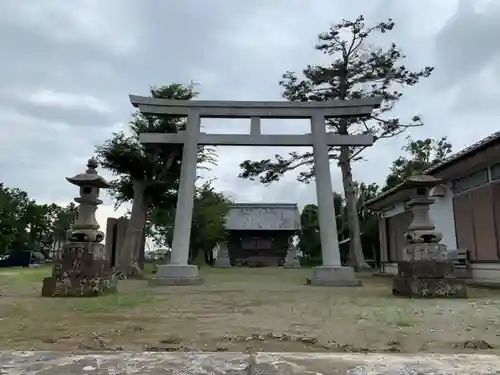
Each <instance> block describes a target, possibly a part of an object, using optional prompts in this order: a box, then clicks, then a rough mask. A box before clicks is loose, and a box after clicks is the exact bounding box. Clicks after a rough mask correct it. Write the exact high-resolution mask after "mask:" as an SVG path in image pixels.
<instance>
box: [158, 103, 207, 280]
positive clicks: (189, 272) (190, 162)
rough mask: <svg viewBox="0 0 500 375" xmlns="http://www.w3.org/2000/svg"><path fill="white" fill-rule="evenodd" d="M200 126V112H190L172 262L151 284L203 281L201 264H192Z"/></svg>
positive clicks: (159, 270) (183, 155)
mask: <svg viewBox="0 0 500 375" xmlns="http://www.w3.org/2000/svg"><path fill="white" fill-rule="evenodd" d="M200 125H201V120H200V115H199V114H198V113H197V112H195V111H193V112H190V113H189V114H188V117H187V126H186V141H185V142H184V148H183V151H182V166H181V176H180V181H179V192H178V195H177V207H176V210H175V222H174V236H173V242H172V253H171V255H170V263H169V264H162V265H159V266H158V268H157V270H156V275H155V277H154V278H153V279H151V283H152V284H155V285H197V284H201V283H202V282H203V279H202V278H201V277H200V276H199V273H198V266H197V265H192V264H188V259H189V245H190V239H191V221H192V220H193V207H194V196H195V192H196V190H195V189H196V187H195V184H196V171H197V167H196V163H197V159H198V138H199V136H200Z"/></svg>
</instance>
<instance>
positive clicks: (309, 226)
mask: <svg viewBox="0 0 500 375" xmlns="http://www.w3.org/2000/svg"><path fill="white" fill-rule="evenodd" d="M353 185H354V194H355V199H356V207H357V211H358V216H359V221H360V227H361V233H362V234H363V235H362V242H363V249H365V253H366V254H365V255H366V256H368V257H370V258H371V257H372V256H373V254H374V253H375V254H378V252H379V239H378V221H377V217H376V216H375V215H374V214H373V213H372V212H370V211H369V210H368V209H367V208H366V206H365V202H366V201H368V200H370V199H372V198H374V197H376V196H377V195H378V194H379V192H380V189H379V186H378V185H377V184H374V183H373V184H365V183H363V182H361V183H358V182H354V184H353ZM333 204H334V207H335V213H336V215H337V217H336V218H337V233H338V238H339V240H343V239H347V238H349V222H348V217H347V207H346V204H345V200H344V198H343V197H342V196H341V195H340V194H338V193H335V192H334V193H333ZM300 222H301V226H302V231H301V233H300V235H299V247H300V250H302V252H303V254H304V259H303V261H304V262H305V263H304V265H310V266H314V265H317V264H316V263H318V262H319V260H321V239H320V232H319V220H318V207H317V206H316V205H315V204H308V205H306V206H305V207H304V209H303V210H302V213H301V215H300ZM341 250H344V249H341ZM342 253H345V251H342ZM343 258H345V257H343Z"/></svg>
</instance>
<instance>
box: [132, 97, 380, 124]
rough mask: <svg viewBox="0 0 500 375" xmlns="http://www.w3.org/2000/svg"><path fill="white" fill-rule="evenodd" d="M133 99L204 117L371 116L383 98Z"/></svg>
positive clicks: (148, 107)
mask: <svg viewBox="0 0 500 375" xmlns="http://www.w3.org/2000/svg"><path fill="white" fill-rule="evenodd" d="M129 97H130V102H131V103H132V105H133V106H134V107H137V108H139V110H140V111H141V112H142V113H150V114H157V115H161V114H164V115H178V116H187V115H189V113H191V112H193V111H196V112H197V113H198V114H199V116H200V117H202V118H251V117H259V118H281V119H285V118H296V119H301V118H310V117H312V116H314V115H317V114H321V115H323V116H324V117H325V118H331V117H346V116H368V115H370V114H371V113H372V111H373V109H374V108H377V107H379V106H380V104H381V102H382V98H370V99H361V100H334V101H329V102H286V101H275V102H248V101H217V100H214V101H205V100H172V99H155V98H148V97H144V96H137V95H129Z"/></svg>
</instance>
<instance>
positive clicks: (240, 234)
mask: <svg viewBox="0 0 500 375" xmlns="http://www.w3.org/2000/svg"><path fill="white" fill-rule="evenodd" d="M293 234H294V233H293V232H292V231H271V230H262V231H254V230H252V231H230V233H229V236H228V240H227V246H228V252H229V258H230V259H231V264H232V265H233V266H244V265H248V266H274V267H276V266H280V265H283V263H284V262H285V257H286V252H287V250H288V238H289V237H290V236H293Z"/></svg>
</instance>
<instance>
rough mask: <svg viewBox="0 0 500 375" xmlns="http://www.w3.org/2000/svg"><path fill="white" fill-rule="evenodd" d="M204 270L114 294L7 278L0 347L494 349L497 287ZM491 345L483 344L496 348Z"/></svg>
mask: <svg viewBox="0 0 500 375" xmlns="http://www.w3.org/2000/svg"><path fill="white" fill-rule="evenodd" d="M26 272H28V271H26ZM204 273H205V274H204V276H205V279H206V281H205V284H204V285H202V286H193V287H176V288H166V287H163V288H162V287H158V288H151V287H149V286H147V283H146V282H145V281H125V282H121V284H120V286H119V289H120V293H119V294H118V295H115V296H106V297H100V298H95V299H42V298H40V297H38V296H39V293H40V286H41V281H40V282H38V283H33V282H31V281H30V282H28V283H24V284H23V283H19V282H16V283H10V284H9V283H6V284H4V285H3V286H2V290H3V296H2V297H0V319H2V320H1V321H0V348H1V349H24V350H30V349H31V350H71V349H82V348H83V349H106V348H107V349H120V348H121V349H124V350H143V349H145V348H146V349H149V350H159V351H163V350H166V351H175V350H206V351H272V352H292V351H293V352H312V351H314V352H318V351H325V352H326V351H328V352H331V351H336V352H338V351H346V352H353V351H354V352H356V351H360V352H369V351H375V352H380V351H391V352H410V353H413V352H422V351H424V352H440V353H443V352H444V353H446V352H448V353H457V352H471V351H477V350H478V347H479V348H485V349H486V348H487V346H488V344H489V345H490V346H492V347H494V348H496V347H498V348H500V310H499V307H500V299H499V298H498V297H499V296H500V294H499V293H498V292H496V291H480V290H474V289H471V290H470V295H471V298H469V299H468V300H415V299H412V300H409V299H397V298H394V297H392V295H391V294H390V286H389V285H388V281H386V280H381V279H372V278H366V279H364V280H363V282H364V286H363V287H361V288H321V287H316V288H315V287H311V286H306V285H303V281H304V280H305V277H306V276H307V275H308V273H309V271H307V270H283V269H232V270H207V271H204ZM5 279H7V278H5V277H3V278H0V283H2V282H3V281H5ZM481 340H482V341H481ZM494 348H490V349H488V350H482V352H483V351H484V352H487V351H489V352H494V353H496V352H497V349H494ZM498 352H499V353H500V350H498Z"/></svg>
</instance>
